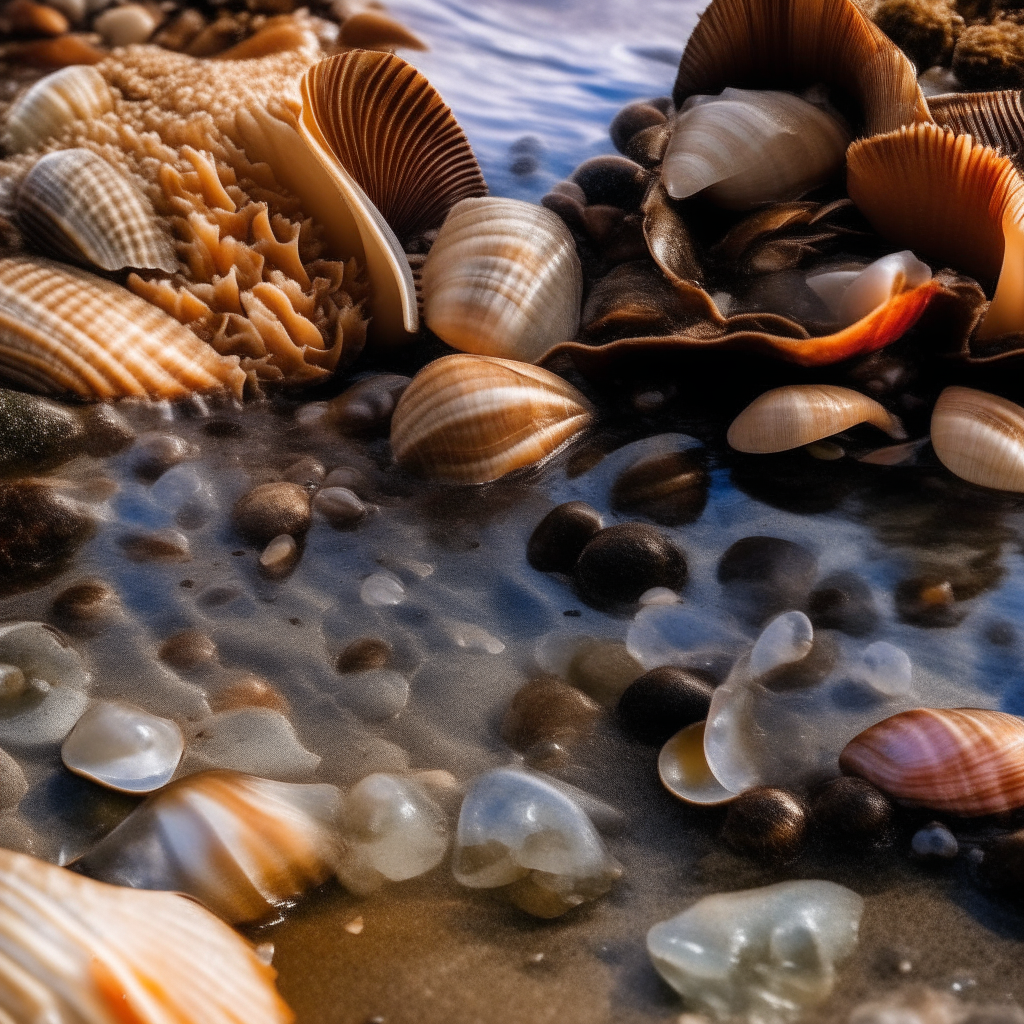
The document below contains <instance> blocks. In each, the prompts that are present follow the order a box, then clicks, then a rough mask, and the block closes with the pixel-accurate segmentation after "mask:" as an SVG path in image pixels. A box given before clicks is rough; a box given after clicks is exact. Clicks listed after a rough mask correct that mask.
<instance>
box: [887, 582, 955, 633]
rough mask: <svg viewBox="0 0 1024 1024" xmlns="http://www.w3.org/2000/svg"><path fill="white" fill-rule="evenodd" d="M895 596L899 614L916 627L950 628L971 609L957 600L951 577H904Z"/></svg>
mask: <svg viewBox="0 0 1024 1024" xmlns="http://www.w3.org/2000/svg"><path fill="white" fill-rule="evenodd" d="M894 597H895V602H896V614H897V615H898V616H899V618H900V620H901V621H902V622H907V623H909V624H910V625H912V626H924V627H925V628H926V629H949V628H951V627H953V626H957V625H959V624H960V623H961V622H962V621H963V620H964V618H965V617H966V616H967V611H968V609H967V608H966V607H965V606H964V605H963V603H962V602H958V601H957V598H956V593H955V591H954V589H953V584H952V583H951V582H950V581H949V580H948V579H939V578H935V577H920V576H919V577H912V578H910V579H904V580H900V582H899V583H897V584H896V592H895V595H894Z"/></svg>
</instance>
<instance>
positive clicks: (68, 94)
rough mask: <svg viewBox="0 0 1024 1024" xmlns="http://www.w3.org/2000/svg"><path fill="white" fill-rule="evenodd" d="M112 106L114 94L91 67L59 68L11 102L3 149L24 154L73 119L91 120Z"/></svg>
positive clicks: (3, 137)
mask: <svg viewBox="0 0 1024 1024" xmlns="http://www.w3.org/2000/svg"><path fill="white" fill-rule="evenodd" d="M113 109H114V97H113V94H112V93H111V91H110V89H109V88H108V86H107V83H106V82H105V81H104V80H103V76H102V75H101V74H100V73H99V72H98V71H97V70H96V69H95V68H94V67H90V66H89V65H86V64H74V65H72V66H71V67H67V68H61V69H60V71H54V72H53V73H52V74H49V75H46V76H45V77H44V78H40V79H39V81H38V82H36V83H35V84H34V85H33V86H32V87H31V88H30V89H29V90H28V91H27V92H25V93H23V94H22V95H21V96H20V97H18V99H16V100H15V101H14V103H13V104H11V108H10V110H9V111H8V112H7V121H6V123H5V125H4V131H3V136H2V140H3V146H4V149H5V150H6V151H7V152H8V153H24V152H25V151H26V150H28V149H33V148H34V147H36V146H38V145H39V144H40V143H42V142H45V141H46V140H47V139H51V138H53V137H54V136H55V135H58V134H59V133H60V132H61V131H62V130H63V129H64V128H66V127H67V126H68V125H69V124H71V123H72V122H73V121H79V120H90V119H92V118H95V117H100V116H101V115H102V114H105V113H107V111H109V110H113Z"/></svg>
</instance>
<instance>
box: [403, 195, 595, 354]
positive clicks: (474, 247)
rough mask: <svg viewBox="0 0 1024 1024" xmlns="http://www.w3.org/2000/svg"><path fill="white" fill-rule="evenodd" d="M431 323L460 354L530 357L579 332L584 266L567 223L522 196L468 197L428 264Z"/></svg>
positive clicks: (426, 304) (427, 303)
mask: <svg viewBox="0 0 1024 1024" xmlns="http://www.w3.org/2000/svg"><path fill="white" fill-rule="evenodd" d="M422 280H423V299H424V304H423V310H424V318H425V319H426V321H427V326H428V327H429V328H430V329H431V330H432V331H433V332H434V333H435V334H436V335H437V336H438V337H439V338H441V339H442V340H443V341H446V342H447V343H448V344H449V345H451V346H452V347H453V348H457V349H460V350H461V351H463V352H473V353H475V354H477V355H483V356H503V357H505V358H506V359H518V360H522V361H523V362H527V363H533V362H536V361H537V360H538V359H540V358H541V357H542V356H544V354H545V353H546V352H548V351H549V350H550V349H552V348H553V347H554V346H555V345H558V344H560V343H561V342H563V341H568V340H569V339H570V338H572V337H575V335H576V330H577V328H578V327H579V319H580V304H581V301H582V298H583V271H582V269H581V267H580V261H579V257H578V256H577V255H576V243H575V242H574V241H573V237H572V235H571V234H570V233H569V229H568V228H567V227H566V226H565V222H564V221H563V220H562V219H561V218H560V217H558V216H556V215H555V214H553V213H552V212H551V211H550V210H548V209H545V208H544V207H543V206H534V205H533V204H531V203H524V202H521V201H519V200H517V199H492V198H488V199H463V200H462V201H461V202H460V203H458V204H457V205H456V206H455V207H453V208H452V210H451V212H450V213H449V214H448V217H447V219H446V220H445V222H444V226H443V227H442V228H441V231H440V233H439V234H438V236H437V239H436V241H435V242H434V244H433V246H432V247H431V250H430V255H429V256H428V257H427V261H426V264H425V265H424V267H423V278H422Z"/></svg>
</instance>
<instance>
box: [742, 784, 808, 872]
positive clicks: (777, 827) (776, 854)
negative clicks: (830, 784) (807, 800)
mask: <svg viewBox="0 0 1024 1024" xmlns="http://www.w3.org/2000/svg"><path fill="white" fill-rule="evenodd" d="M722 839H723V840H724V841H725V842H726V843H728V845H729V846H731V847H732V848H733V849H734V850H735V851H736V852H737V853H743V854H746V855H747V856H748V857H755V858H757V859H759V860H762V859H763V860H770V861H787V860H792V859H793V858H794V857H796V856H798V855H799V853H800V851H801V850H802V849H803V847H804V842H805V841H806V839H807V808H806V807H805V806H804V804H803V801H801V800H800V799H798V798H797V797H795V796H794V795H793V794H792V793H788V792H787V791H786V790H784V789H775V788H774V787H772V786H758V787H756V788H755V789H748V790H747V791H746V792H745V793H741V794H740V795H739V796H738V797H737V798H736V799H735V800H733V801H732V803H730V804H729V811H728V813H727V814H726V817H725V825H724V827H723V828H722Z"/></svg>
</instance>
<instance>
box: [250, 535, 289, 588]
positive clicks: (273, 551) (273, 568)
mask: <svg viewBox="0 0 1024 1024" xmlns="http://www.w3.org/2000/svg"><path fill="white" fill-rule="evenodd" d="M298 560H299V545H298V544H297V543H296V541H295V538H294V537H292V536H291V535H290V534H287V533H281V534H278V536H276V537H275V538H274V539H273V540H272V541H271V542H270V543H269V544H268V545H267V546H266V547H265V548H264V549H263V550H262V551H261V552H260V560H259V566H260V572H262V573H263V575H264V576H267V577H269V578H270V579H280V577H282V576H286V575H287V574H288V573H289V572H290V571H291V569H292V568H293V567H294V565H295V563H296V562H297V561H298Z"/></svg>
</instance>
